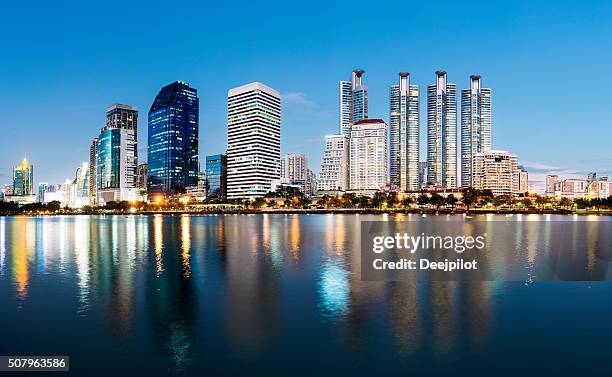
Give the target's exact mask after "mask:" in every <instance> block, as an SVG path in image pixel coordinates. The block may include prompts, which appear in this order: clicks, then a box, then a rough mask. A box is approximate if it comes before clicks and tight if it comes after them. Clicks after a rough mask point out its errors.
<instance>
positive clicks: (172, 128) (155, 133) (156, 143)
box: [147, 81, 199, 198]
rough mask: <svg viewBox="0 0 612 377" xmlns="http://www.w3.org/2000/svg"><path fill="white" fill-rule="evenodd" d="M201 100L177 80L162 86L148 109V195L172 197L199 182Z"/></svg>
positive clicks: (192, 89) (195, 93)
mask: <svg viewBox="0 0 612 377" xmlns="http://www.w3.org/2000/svg"><path fill="white" fill-rule="evenodd" d="M198 128H199V99H198V92H197V90H196V89H194V88H192V87H190V86H189V84H187V83H185V82H182V81H176V82H173V83H172V84H169V85H167V86H165V87H163V88H162V89H161V90H160V91H159V93H158V94H157V96H156V97H155V101H154V102H153V105H151V109H150V110H149V144H148V151H147V154H148V159H147V163H148V164H149V166H148V178H147V194H148V196H149V198H151V197H152V196H154V195H162V196H172V195H177V194H183V193H185V189H186V187H188V186H196V185H197V184H198V174H199V165H198V139H199V135H198Z"/></svg>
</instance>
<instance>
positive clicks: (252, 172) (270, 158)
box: [227, 82, 281, 199]
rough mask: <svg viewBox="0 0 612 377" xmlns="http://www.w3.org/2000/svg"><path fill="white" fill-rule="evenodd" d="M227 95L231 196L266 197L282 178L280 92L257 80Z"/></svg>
mask: <svg viewBox="0 0 612 377" xmlns="http://www.w3.org/2000/svg"><path fill="white" fill-rule="evenodd" d="M227 96H228V101H227V102H228V103H227V197H228V198H229V199H237V198H255V197H262V196H264V195H265V194H266V193H268V192H269V191H270V190H271V188H272V181H274V180H278V179H280V133H281V97H280V93H279V92H278V91H276V90H274V89H272V88H270V87H268V86H266V85H264V84H262V83H259V82H254V83H250V84H247V85H243V86H240V87H238V88H234V89H230V90H229V92H228V95H227Z"/></svg>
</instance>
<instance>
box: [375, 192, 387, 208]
mask: <svg viewBox="0 0 612 377" xmlns="http://www.w3.org/2000/svg"><path fill="white" fill-rule="evenodd" d="M386 203H387V195H386V194H385V193H384V192H380V191H376V192H375V193H374V197H372V206H374V207H376V208H380V207H382V206H383V205H384V204H386Z"/></svg>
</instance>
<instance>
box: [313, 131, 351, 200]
mask: <svg viewBox="0 0 612 377" xmlns="http://www.w3.org/2000/svg"><path fill="white" fill-rule="evenodd" d="M348 163H349V138H348V136H346V135H345V134H338V135H327V136H325V150H324V152H323V161H322V163H321V174H320V175H319V181H318V184H317V187H318V191H320V192H322V193H327V194H337V193H339V192H342V191H346V190H348Z"/></svg>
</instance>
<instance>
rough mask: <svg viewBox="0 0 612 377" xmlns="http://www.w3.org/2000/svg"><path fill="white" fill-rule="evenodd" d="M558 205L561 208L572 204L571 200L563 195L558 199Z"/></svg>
mask: <svg viewBox="0 0 612 377" xmlns="http://www.w3.org/2000/svg"><path fill="white" fill-rule="evenodd" d="M559 206H560V207H561V208H568V207H571V206H572V201H571V200H569V198H565V197H563V198H561V200H559Z"/></svg>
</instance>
